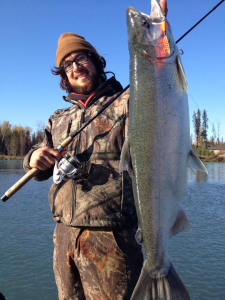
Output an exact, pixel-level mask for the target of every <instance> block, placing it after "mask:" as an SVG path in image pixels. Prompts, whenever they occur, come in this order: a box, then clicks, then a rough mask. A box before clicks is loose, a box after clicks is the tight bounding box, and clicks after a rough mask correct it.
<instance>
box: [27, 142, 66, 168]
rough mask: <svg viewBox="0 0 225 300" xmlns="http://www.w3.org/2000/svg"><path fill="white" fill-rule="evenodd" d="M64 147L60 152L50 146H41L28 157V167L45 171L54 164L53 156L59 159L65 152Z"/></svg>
mask: <svg viewBox="0 0 225 300" xmlns="http://www.w3.org/2000/svg"><path fill="white" fill-rule="evenodd" d="M66 151H67V150H66V149H64V150H63V151H62V152H61V153H59V152H58V151H57V150H55V149H53V148H50V147H47V146H46V147H42V148H39V149H37V150H35V151H34V152H33V154H32V155H31V158H30V167H31V168H38V169H39V170H41V171H46V170H47V169H49V168H51V167H52V166H53V165H54V164H55V160H54V158H56V159H57V160H60V159H61V158H62V157H63V155H65V153H66Z"/></svg>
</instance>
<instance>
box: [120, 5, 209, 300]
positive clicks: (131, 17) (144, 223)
mask: <svg viewBox="0 0 225 300" xmlns="http://www.w3.org/2000/svg"><path fill="white" fill-rule="evenodd" d="M163 22H166V25H167V29H166V32H165V31H164V27H163V26H164V25H165V23H164V25H163ZM127 28H128V39H129V52H130V102H129V130H128V137H127V139H126V141H125V143H124V146H123V150H122V155H121V162H120V171H123V170H128V171H129V172H130V173H131V174H132V184H133V190H134V196H135V205H136V209H137V214H138V220H139V232H138V233H137V239H138V240H139V242H142V240H143V244H144V251H145V262H144V266H143V269H142V273H141V275H140V278H139V281H138V283H137V285H136V288H135V290H134V293H133V295H132V298H131V299H132V300H143V299H146V300H147V299H161V298H166V299H172V300H175V299H176V300H177V299H189V295H188V292H187V290H186V288H185V286H184V285H183V283H182V281H181V279H180V278H179V276H178V275H177V273H176V271H175V270H174V268H173V266H172V264H171V262H170V259H169V255H168V239H169V237H170V236H172V235H175V234H176V233H178V232H180V231H188V230H190V225H189V223H188V220H187V218H186V215H185V213H184V210H183V208H182V206H181V199H182V195H183V189H184V185H185V181H186V171H187V167H188V166H189V167H191V168H196V169H200V170H202V171H204V172H207V170H206V168H205V167H204V165H203V164H202V162H201V161H200V160H199V158H198V157H197V156H196V155H195V153H194V152H193V151H192V149H191V143H190V130H189V113H188V98H187V83H186V79H185V74H184V70H183V67H182V64H181V59H180V54H179V50H178V48H177V46H176V44H175V42H174V39H173V36H172V31H171V28H170V25H169V23H168V22H167V21H166V19H165V17H164V15H163V13H162V11H161V8H160V6H159V4H158V2H157V0H154V1H153V0H152V13H151V15H150V16H148V15H146V14H143V13H140V12H138V11H136V10H135V9H133V8H132V7H129V8H128V9H127ZM165 36H166V39H167V44H166V40H165ZM168 44H169V46H168Z"/></svg>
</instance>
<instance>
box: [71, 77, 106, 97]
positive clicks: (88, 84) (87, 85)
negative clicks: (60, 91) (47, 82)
mask: <svg viewBox="0 0 225 300" xmlns="http://www.w3.org/2000/svg"><path fill="white" fill-rule="evenodd" d="M99 83H100V78H99V76H98V74H97V73H92V74H90V78H89V79H87V80H85V81H84V84H83V85H79V84H76V83H73V84H72V85H71V86H72V89H73V91H74V92H75V93H76V94H82V95H90V94H91V93H92V92H93V91H94V90H95V89H96V88H97V87H98V86H99Z"/></svg>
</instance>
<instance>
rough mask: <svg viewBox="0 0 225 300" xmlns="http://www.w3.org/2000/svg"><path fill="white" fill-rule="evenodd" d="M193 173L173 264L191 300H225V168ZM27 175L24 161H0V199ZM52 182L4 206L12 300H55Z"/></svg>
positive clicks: (4, 259) (2, 250)
mask: <svg viewBox="0 0 225 300" xmlns="http://www.w3.org/2000/svg"><path fill="white" fill-rule="evenodd" d="M205 165H206V167H207V169H208V172H209V174H208V175H207V174H205V173H202V172H199V171H195V173H193V172H192V171H188V173H187V178H188V181H187V184H186V186H185V189H184V197H183V200H182V204H183V206H184V209H185V211H186V214H187V217H188V220H189V222H190V224H191V226H192V231H191V232H190V233H180V234H179V235H177V236H175V237H173V238H171V239H170V241H169V255H170V258H171V261H172V263H173V265H174V267H175V269H176V271H177V272H178V274H179V276H180V277H181V278H182V280H183V282H184V284H185V285H186V287H187V289H188V291H189V293H190V297H191V300H212V299H213V300H222V299H225V286H224V261H225V251H224V249H225V233H224V228H225V222H224V220H225V219H224V201H225V163H205ZM23 175H24V170H22V161H0V196H2V195H3V194H4V193H5V191H6V190H7V189H9V188H10V187H11V186H12V185H13V184H14V183H15V182H16V181H18V180H19V179H20V178H21V177H22V176H23ZM51 184H52V178H50V179H49V180H47V181H45V182H36V181H34V180H31V181H29V182H28V183H27V184H26V185H25V186H24V187H23V188H22V189H20V190H19V191H18V192H17V193H16V194H15V195H14V196H13V197H12V198H10V199H9V200H8V201H7V202H5V203H3V202H2V201H0V256H1V259H0V292H2V293H3V294H4V295H5V297H6V299H7V300H40V299H41V300H55V299H57V289H56V285H55V280H54V274H53V270H52V253H53V243H52V234H53V230H54V222H53V220H52V217H51V212H50V207H49V204H48V199H47V195H48V191H49V188H50V186H51Z"/></svg>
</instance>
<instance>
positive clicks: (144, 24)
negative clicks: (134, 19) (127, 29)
mask: <svg viewBox="0 0 225 300" xmlns="http://www.w3.org/2000/svg"><path fill="white" fill-rule="evenodd" d="M141 25H142V26H143V27H146V28H148V27H149V23H148V22H147V21H146V20H142V22H141Z"/></svg>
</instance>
